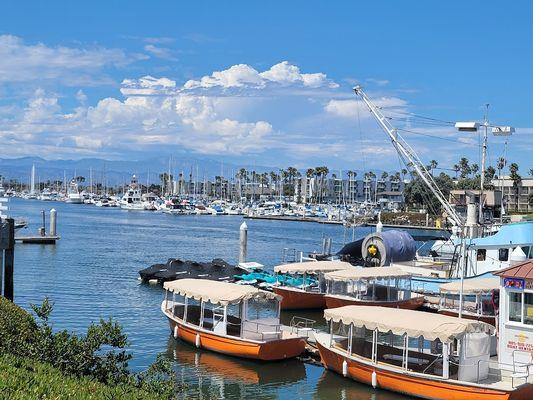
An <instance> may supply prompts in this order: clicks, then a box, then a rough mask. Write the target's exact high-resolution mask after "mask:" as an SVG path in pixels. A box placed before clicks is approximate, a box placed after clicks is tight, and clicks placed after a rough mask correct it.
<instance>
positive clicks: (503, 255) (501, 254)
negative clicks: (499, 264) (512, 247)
mask: <svg viewBox="0 0 533 400" xmlns="http://www.w3.org/2000/svg"><path fill="white" fill-rule="evenodd" d="M498 260H499V261H507V260H509V249H499V250H498Z"/></svg>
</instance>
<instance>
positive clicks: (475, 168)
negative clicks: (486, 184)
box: [470, 164, 479, 177]
mask: <svg viewBox="0 0 533 400" xmlns="http://www.w3.org/2000/svg"><path fill="white" fill-rule="evenodd" d="M470 171H471V172H472V174H473V175H474V177H475V176H476V174H477V172H478V171H479V165H477V164H472V165H471V166H470Z"/></svg>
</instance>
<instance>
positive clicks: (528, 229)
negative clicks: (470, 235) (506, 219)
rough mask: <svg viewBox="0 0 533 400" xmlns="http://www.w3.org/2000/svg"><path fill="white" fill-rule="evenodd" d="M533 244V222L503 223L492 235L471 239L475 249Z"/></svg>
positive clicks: (471, 245) (471, 244) (472, 246)
mask: <svg viewBox="0 0 533 400" xmlns="http://www.w3.org/2000/svg"><path fill="white" fill-rule="evenodd" d="M530 245H533V222H518V223H514V224H506V225H502V227H501V228H500V230H499V231H498V232H496V233H495V234H494V235H492V236H486V237H482V238H475V239H472V240H471V241H470V247H471V248H474V249H490V248H505V247H509V248H510V247H516V246H530Z"/></svg>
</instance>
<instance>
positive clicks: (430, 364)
mask: <svg viewBox="0 0 533 400" xmlns="http://www.w3.org/2000/svg"><path fill="white" fill-rule="evenodd" d="M439 359H442V354H439V355H438V356H437V357H435V359H434V360H433V361H431V362H430V363H429V364H428V366H427V367H426V368H424V370H423V371H422V373H423V374H425V373H427V371H428V369H430V368H431V367H432V366H433V364H435V363H436V362H437V361H438V360H439Z"/></svg>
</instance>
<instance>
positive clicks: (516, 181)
mask: <svg viewBox="0 0 533 400" xmlns="http://www.w3.org/2000/svg"><path fill="white" fill-rule="evenodd" d="M509 172H510V178H511V180H512V181H513V187H514V189H515V211H518V195H519V193H520V184H521V183H522V177H521V176H520V175H519V174H518V164H517V163H512V164H511V165H509Z"/></svg>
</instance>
